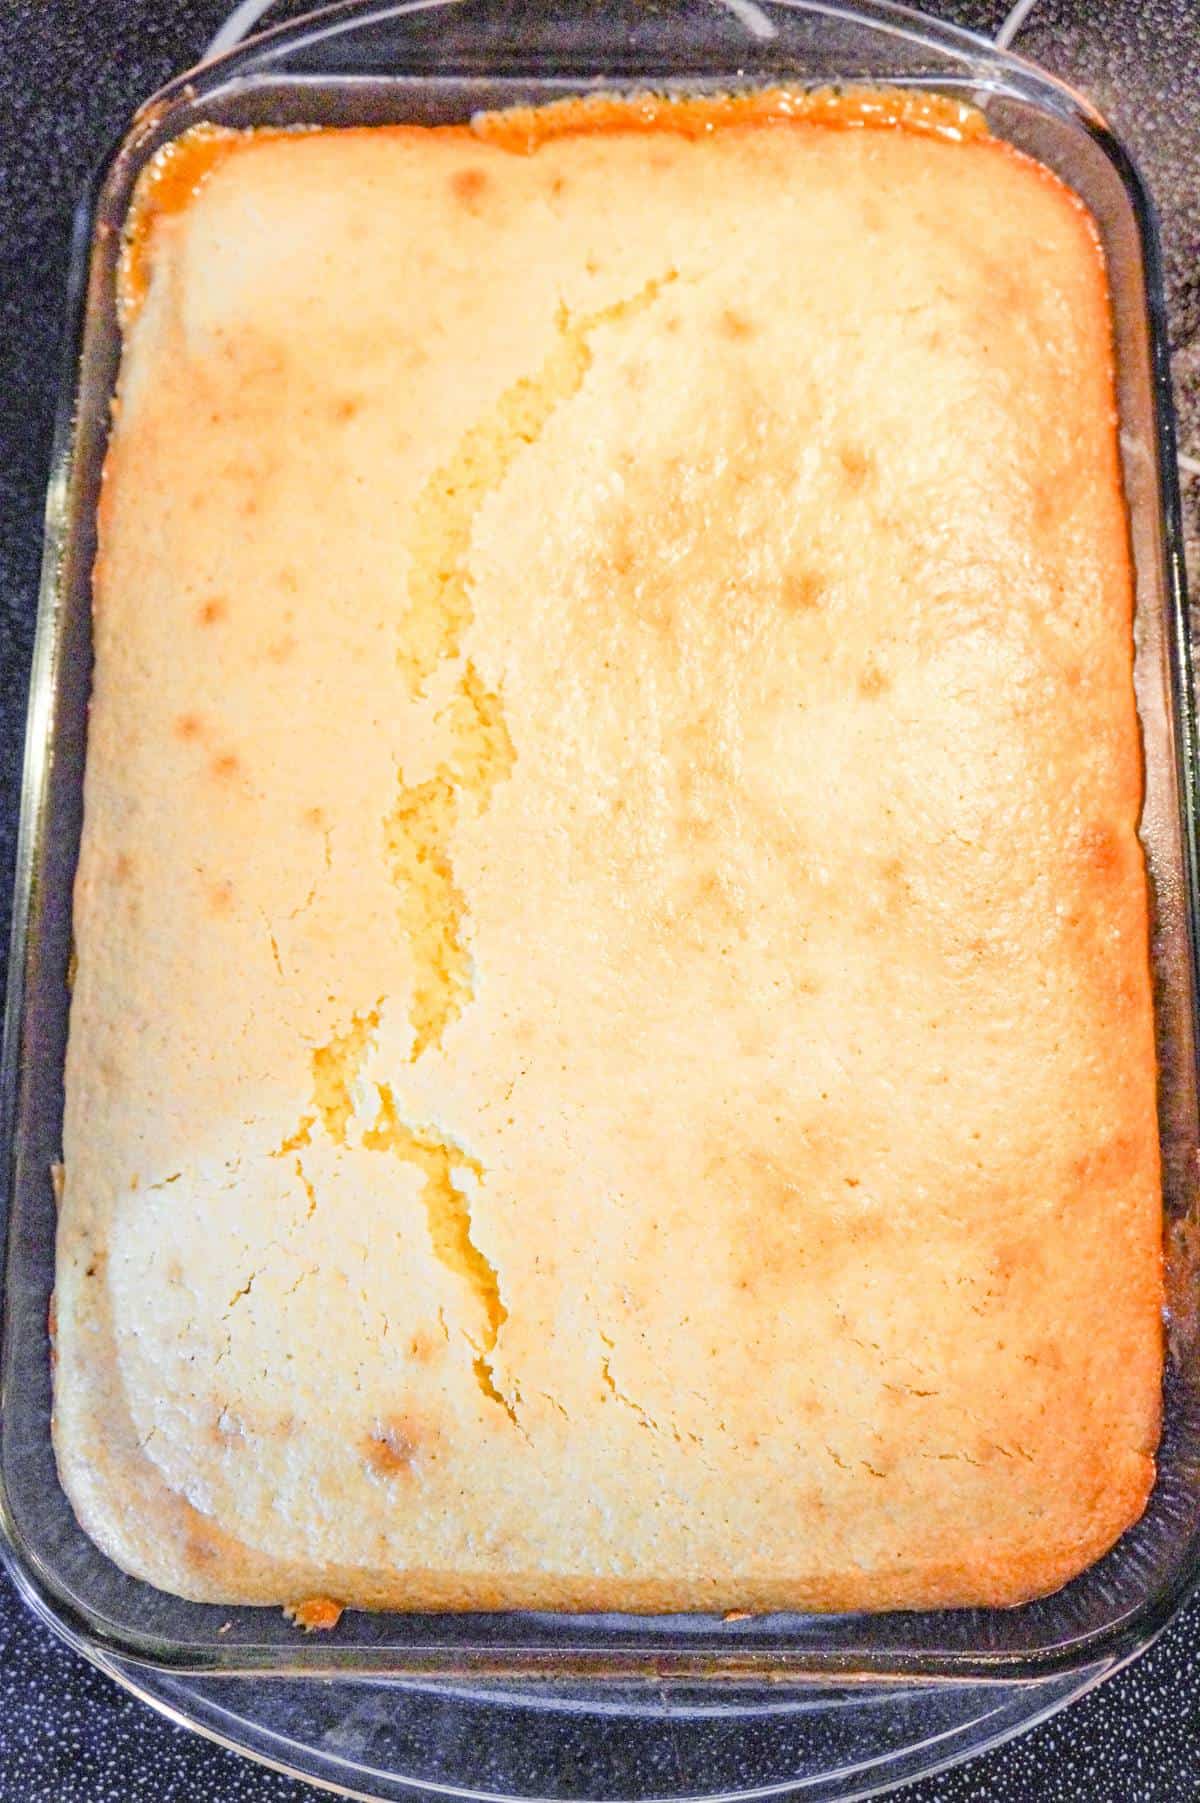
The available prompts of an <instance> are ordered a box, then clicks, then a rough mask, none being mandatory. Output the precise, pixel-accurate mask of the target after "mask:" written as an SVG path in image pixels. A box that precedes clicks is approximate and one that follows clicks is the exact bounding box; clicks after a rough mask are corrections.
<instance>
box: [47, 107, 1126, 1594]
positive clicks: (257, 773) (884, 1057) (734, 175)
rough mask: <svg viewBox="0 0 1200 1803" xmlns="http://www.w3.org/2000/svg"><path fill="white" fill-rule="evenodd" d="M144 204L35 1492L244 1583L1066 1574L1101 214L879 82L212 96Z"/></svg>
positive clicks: (1094, 870)
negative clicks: (437, 524)
mask: <svg viewBox="0 0 1200 1803" xmlns="http://www.w3.org/2000/svg"><path fill="white" fill-rule="evenodd" d="M701 197H702V199H701ZM1033 246H1036V255H1035V252H1034V250H1033V249H1032V248H1031V247H1033ZM146 249H147V261H148V269H149V284H148V288H147V291H146V295H145V299H144V302H143V304H142V306H141V308H140V311H139V312H138V313H137V317H136V319H134V320H133V322H132V324H131V326H130V330H129V336H128V343H127V352H126V358H125V364H124V368H123V372H122V380H121V396H120V399H121V407H120V411H119V414H118V417H117V420H116V424H115V429H114V434H113V440H112V447H111V451H110V457H109V462H108V466H107V471H106V479H105V488H104V495H103V500H102V507H101V520H100V556H99V560H98V566H97V578H96V648H97V666H96V690H95V698H94V706H93V714H92V727H91V734H90V743H89V764H88V774H87V783H86V797H85V802H86V824H85V834H84V843H83V847H82V850H81V858H80V869H79V875H78V880H77V911H76V920H77V933H78V940H79V949H80V962H79V971H78V977H77V983H76V989H75V993H74V997H73V1008H72V1029H71V1042H70V1050H69V1055H68V1081H67V1098H68V1099H67V1118H66V1123H65V1163H66V1183H65V1194H64V1199H63V1208H62V1216H61V1229H60V1246H59V1279H58V1298H57V1317H58V1355H59V1360H58V1370H57V1378H56V1420H55V1435H56V1446H57V1449H58V1455H59V1460H60V1468H61V1470H62V1474H63V1479H64V1483H65V1484H66V1486H67V1488H68V1491H69V1493H70V1495H71V1497H72V1500H73V1501H74V1503H75V1506H76V1508H77V1510H78V1511H79V1514H80V1517H81V1519H82V1520H83V1522H84V1524H85V1526H86V1527H87V1528H88V1529H89V1531H90V1532H92V1533H93V1535H94V1536H95V1537H96V1538H97V1540H98V1541H99V1542H100V1544H101V1545H102V1546H104V1547H105V1549H106V1550H107V1551H108V1552H109V1553H111V1555H112V1556H113V1557H115V1558H116V1559H117V1560H118V1561H119V1562H120V1563H121V1564H122V1565H123V1566H124V1567H125V1568H126V1569H130V1570H132V1571H134V1572H136V1573H138V1574H139V1575H142V1576H145V1577H148V1578H149V1579H151V1580H152V1581H154V1582H157V1583H159V1584H161V1585H163V1586H165V1587H167V1588H170V1589H172V1590H176V1591H179V1592H182V1593H183V1594H187V1595H191V1596H199V1597H207V1598H213V1599H220V1600H229V1601H236V1600H246V1601H258V1602H297V1601H302V1600H304V1599H311V1598H313V1597H319V1596H332V1597H335V1598H337V1599H339V1600H344V1601H347V1602H351V1603H356V1604H362V1605H371V1606H399V1607H425V1606H428V1607H487V1606H501V1605H511V1606H544V1607H575V1608H579V1607H628V1608H642V1609H652V1608H684V1607H711V1608H725V1607H734V1608H752V1609H761V1608H769V1607H783V1606H801V1607H823V1608H837V1607H856V1608H858V1607H887V1606H904V1605H913V1606H921V1605H929V1604H934V1603H947V1604H954V1603H967V1602H1000V1603H1005V1602H1013V1601H1017V1600H1019V1599H1020V1598H1022V1597H1025V1596H1028V1595H1032V1594H1035V1593H1038V1592H1040V1591H1045V1590H1048V1589H1052V1588H1053V1587H1055V1585H1057V1584H1058V1583H1061V1582H1062V1581H1064V1580H1065V1579H1066V1578H1067V1577H1069V1576H1070V1575H1071V1574H1072V1573H1073V1572H1075V1571H1077V1570H1078V1569H1080V1568H1081V1567H1082V1566H1083V1565H1085V1564H1087V1563H1088V1562H1089V1561H1090V1560H1091V1559H1092V1558H1094V1557H1095V1556H1096V1555H1097V1554H1099V1553H1100V1552H1101V1551H1103V1550H1104V1549H1105V1548H1106V1547H1107V1546H1108V1545H1109V1544H1111V1542H1112V1541H1113V1539H1114V1538H1115V1537H1116V1536H1117V1535H1118V1534H1119V1533H1120V1531H1121V1530H1122V1528H1123V1527H1125V1526H1126V1525H1127V1524H1128V1522H1129V1521H1131V1520H1132V1519H1134V1518H1135V1517H1136V1515H1137V1514H1138V1512H1139V1511H1140V1509H1141V1507H1142V1505H1143V1502H1144V1499H1145V1496H1146V1494H1147V1492H1148V1489H1149V1486H1150V1483H1151V1481H1152V1476H1153V1448H1154V1444H1155V1441H1156V1437H1157V1426H1158V1381H1159V1361H1160V1350H1159V1330H1158V1309H1159V1304H1160V1278H1159V1255H1158V1235H1159V1199H1158V1175H1157V1141H1156V1131H1155V1121H1154V1060H1153V1045H1152V1033H1151V1011H1150V993H1149V974H1148V967H1147V919H1146V896H1145V881H1144V874H1143V870H1142V864H1141V856H1140V851H1139V848H1138V845H1137V840H1136V835H1135V830H1134V829H1135V824H1136V820H1137V814H1138V809H1139V806H1140V764H1139V750H1138V741H1137V731H1136V720H1135V715H1134V709H1133V700H1132V688H1131V678H1130V664H1131V648H1130V612H1131V593H1130V580H1129V570H1128V556H1127V548H1126V544H1125V535H1124V521H1123V515H1122V510H1121V505H1120V497H1119V485H1118V470H1117V460H1116V446H1115V427H1114V417H1113V401H1112V388H1111V375H1110V372H1109V368H1108V358H1107V346H1108V330H1109V328H1108V320H1107V310H1106V301H1105V294H1104V286H1103V279H1102V271H1101V267H1100V263H1099V259H1098V255H1097V252H1096V248H1095V244H1094V240H1093V237H1092V233H1091V229H1090V225H1089V222H1088V221H1087V219H1086V217H1085V215H1083V213H1082V212H1081V211H1080V209H1079V208H1078V206H1077V205H1076V203H1075V202H1074V201H1073V200H1072V199H1071V198H1070V197H1069V196H1068V195H1067V194H1066V193H1065V191H1064V190H1062V189H1061V188H1060V187H1058V186H1057V184H1055V183H1054V182H1053V181H1052V180H1051V179H1050V178H1049V177H1048V176H1046V175H1045V174H1044V173H1043V172H1040V171H1038V170H1037V169H1036V168H1035V167H1034V166H1033V165H1030V164H1028V163H1026V162H1023V161H1022V160H1021V159H1018V158H1016V157H1014V156H1012V155H1011V154H1009V153H1007V152H1005V151H1003V150H1002V149H1001V148H999V147H997V146H994V145H990V144H987V143H975V144H971V145H969V146H956V145H951V144H947V143H941V142H937V141H934V140H930V139H921V138H917V137H915V136H913V135H911V134H909V133H905V132H894V133H888V134H883V133H875V132H862V133H857V134H851V133H835V132H829V131H825V130H822V129H817V128H814V127H803V126H788V127H779V126H776V127H772V128H770V129H762V130H758V129H744V130H743V129H730V130H727V131H721V132H716V133H713V134H712V135H711V137H709V138H707V139H701V140H698V141H695V142H689V141H687V140H686V139H684V138H683V137H682V136H681V135H679V134H675V135H671V134H663V135H662V136H661V137H659V136H655V135H653V134H650V135H645V136H640V137H637V138H634V137H626V136H622V135H621V134H619V133H618V134H616V135H612V136H609V137H606V138H588V139H583V138H572V137H563V138H559V139H556V140H554V141H553V142H550V143H547V144H545V145H544V146H543V147H542V148H541V149H540V150H538V151H537V152H536V154H534V155H532V156H529V157H516V156H512V155H511V154H509V153H507V152H506V151H504V150H502V149H498V148H496V147H495V146H492V145H489V144H486V143H482V142H477V141H472V139H471V138H470V137H469V136H468V135H467V134H465V133H461V132H458V133H447V134H444V135H443V134H441V133H436V132H432V133H421V132H418V131H412V132H408V133H391V132H381V133H378V134H374V133H370V132H362V133H348V134H335V133H328V134H315V135H312V136H309V137H306V138H301V139H295V140H291V141H281V140H274V141H271V140H262V141H254V140H249V141H247V140H242V141H239V144H238V146H237V148H236V149H234V150H231V151H229V152H228V153H227V154H226V155H224V157H223V159H222V160H221V161H220V162H219V163H218V164H216V165H215V166H214V167H213V168H212V170H211V172H210V174H209V175H208V177H207V179H206V181H205V183H204V186H203V188H202V190H201V191H200V193H199V194H198V195H196V196H195V197H194V199H192V200H191V201H190V203H189V204H188V205H187V206H185V207H183V208H182V209H180V210H179V211H178V212H177V213H175V214H173V215H171V216H170V217H164V218H163V219H162V221H161V223H160V224H159V226H158V227H157V228H156V229H155V231H154V233H153V237H152V239H151V241H150V242H149V243H148V245H147V247H146ZM667 272H676V273H677V280H675V281H673V282H672V283H670V284H669V285H668V286H666V287H663V288H662V289H660V290H658V291H656V292H655V293H654V295H653V298H652V299H651V301H650V302H649V304H647V305H645V306H643V307H641V308H640V309H637V310H634V311H633V312H626V313H621V314H620V315H619V316H617V315H615V314H614V316H612V317H606V318H605V319H604V321H603V323H598V324H596V325H595V326H594V327H593V328H591V329H590V330H589V334H588V337H587V350H588V353H589V356H590V362H589V363H588V364H587V367H586V368H585V369H584V370H583V371H582V375H581V377H580V379H579V381H578V383H577V384H576V383H575V379H574V373H572V374H571V379H570V381H568V382H567V383H566V384H565V386H564V392H563V393H562V394H561V396H560V397H557V398H556V401H555V404H554V405H553V406H552V407H549V408H544V407H543V406H542V405H541V404H540V403H539V404H538V405H537V407H536V415H537V431H536V433H533V434H531V441H530V442H528V443H526V444H524V445H523V446H522V447H521V448H520V449H519V450H518V451H517V452H516V454H515V455H514V456H512V457H511V458H506V459H505V460H504V461H503V468H502V469H501V471H500V474H499V477H498V480H497V481H496V482H495V483H494V484H487V483H485V484H484V485H482V488H481V490H480V492H479V493H478V495H473V496H472V508H471V518H470V529H469V533H468V536H467V539H466V542H465V544H464V543H463V541H462V539H461V536H460V535H458V534H457V533H456V534H455V535H454V536H453V538H451V537H450V535H447V537H446V538H443V539H442V540H441V541H440V543H441V544H442V547H443V554H442V558H441V559H440V560H441V561H444V560H445V555H444V554H445V548H446V546H447V545H449V548H450V552H451V559H450V569H451V572H452V575H453V576H454V580H455V581H456V582H457V580H458V575H459V574H462V572H464V571H465V575H464V576H463V583H464V587H463V593H465V595H466V599H467V605H466V606H465V607H455V608H451V609H450V610H449V611H451V612H452V613H453V614H454V618H453V620H452V622H451V630H450V631H449V633H443V634H441V635H440V636H439V635H438V634H437V633H435V634H434V636H433V638H432V639H431V641H430V642H431V643H432V644H433V646H434V648H435V650H437V651H438V655H437V656H436V657H429V656H426V655H425V654H424V653H422V656H421V659H420V665H419V680H418V681H415V682H414V681H412V680H411V679H410V678H411V673H410V672H407V671H406V670H405V668H404V667H403V665H402V664H401V663H398V661H397V656H398V653H399V652H402V651H403V646H404V640H405V634H406V632H408V631H410V628H411V622H412V608H413V600H414V594H413V590H414V586H415V587H416V589H417V594H418V597H419V595H420V584H419V581H418V582H417V583H416V584H415V585H414V582H413V575H414V570H415V568H417V566H418V564H419V561H420V556H421V547H422V546H423V545H428V543H429V542H430V541H429V536H428V534H426V533H424V532H422V531H418V530H417V529H416V523H417V520H418V500H419V497H420V496H421V495H422V494H423V493H425V492H427V485H429V484H430V483H431V482H434V481H435V480H436V478H437V472H439V471H445V470H446V469H448V468H450V467H451V466H452V464H453V460H454V458H455V456H456V454H457V452H458V450H459V448H460V447H461V446H463V445H464V443H467V442H468V441H469V439H470V436H471V434H472V433H473V432H478V431H479V430H480V429H481V428H484V429H485V430H486V429H489V428H488V422H494V421H495V420H496V418H497V413H498V410H499V409H501V407H502V404H503V398H504V396H505V395H506V394H512V393H513V392H514V391H515V392H520V393H525V392H526V390H524V389H522V388H521V386H520V385H521V384H523V383H531V382H533V383H536V381H537V380H538V379H539V372H542V373H543V375H544V372H545V371H546V369H547V367H548V366H549V367H552V368H556V367H558V366H557V365H556V364H555V363H554V359H555V358H556V357H559V358H561V357H562V346H563V343H564V325H563V322H564V319H565V320H566V321H567V322H568V326H570V324H571V323H572V322H573V323H575V324H577V323H578V322H580V321H584V320H588V321H593V320H596V319H597V318H598V316H600V315H605V314H606V313H607V311H608V310H610V309H620V308H623V307H626V306H627V304H628V302H629V299H630V297H631V296H638V295H641V294H644V293H646V292H648V285H649V284H653V283H655V282H661V281H662V279H663V277H664V274H666V273H667ZM884 274H886V281H884V279H883V276H884ZM564 309H565V313H564ZM449 363H452V364H453V366H454V368H455V371H456V376H455V380H454V382H452V383H450V382H447V381H446V380H445V370H446V367H447V366H448V364H449ZM575 367H576V366H575V364H574V363H572V364H571V365H570V369H571V371H572V372H574V371H575ZM476 501H477V503H478V504H477V505H475V502H476ZM438 542H439V541H438V539H437V534H436V529H435V532H434V543H435V546H436V544H437V543H438ZM456 592H457V591H456ZM443 593H444V591H443V589H441V588H440V587H439V589H438V590H437V592H436V595H435V596H434V597H433V602H432V605H433V607H434V611H435V612H436V611H437V609H438V608H439V607H440V605H441V598H442V596H443ZM435 624H436V622H435ZM419 642H420V643H422V644H424V642H425V641H424V638H423V636H422V637H421V638H420V641H419ZM443 648H444V653H443ZM418 691H419V692H418ZM483 697H488V698H490V699H489V700H487V701H486V702H484V701H483V700H482V699H481V698H483ZM414 795H422V796H425V797H427V798H429V799H428V802H427V804H426V803H422V804H420V805H418V807H417V809H416V816H415V825H414V816H413V814H412V812H411V810H410V811H409V812H408V813H407V814H406V813H405V811H404V810H405V804H406V800H408V801H411V798H412V797H413V796H414ZM435 803H436V806H435ZM398 809H399V811H400V814H401V816H402V822H401V823H400V824H401V830H400V843H401V844H402V845H403V847H404V849H403V851H402V852H401V851H398V850H393V849H392V848H391V847H392V843H393V840H394V838H395V833H396V827H397V810H398ZM435 812H436V813H437V814H438V816H439V817H438V819H437V820H436V822H435V821H434V820H433V819H432V816H433V815H434V813H435ZM423 816H429V817H430V818H428V819H424V820H423ZM410 828H411V830H410ZM423 833H424V835H425V836H424V837H422V834H423ZM422 848H423V849H424V850H425V852H426V854H427V856H426V860H425V862H426V863H427V864H428V865H429V867H430V869H432V871H433V873H434V877H435V881H434V882H433V883H432V884H431V885H427V884H425V883H424V882H423V880H422V879H421V877H420V876H419V875H418V873H417V870H416V866H418V865H421V864H422V859H421V857H420V852H421V849H422ZM443 865H444V867H445V871H446V872H448V876H447V877H446V879H445V883H443V878H442V876H441V874H440V872H441V868H442V866H443ZM446 884H452V886H453V890H454V893H455V895H456V896H458V897H461V904H459V903H454V904H453V907H452V906H451V904H450V901H449V898H448V895H447V890H446ZM454 908H458V909H459V916H458V924H457V925H454V929H453V938H454V941H455V942H456V943H457V944H458V945H459V946H461V948H462V950H463V952H464V954H465V955H466V959H467V960H469V963H468V962H464V965H463V970H464V978H465V979H469V980H464V982H463V983H462V984H461V985H456V986H455V989H454V995H455V1004H454V1006H452V1007H449V1008H444V1009H443V1008H441V1007H440V1006H439V1004H438V1003H437V1001H436V994H437V985H436V983H435V984H434V985H433V986H432V988H431V989H430V994H431V997H433V998H434V999H433V1000H432V1001H431V1002H430V1004H429V1008H427V1009H426V1010H425V1012H423V1011H422V1004H420V1003H419V1001H418V999H417V998H418V996H419V994H420V992H421V986H422V984H423V983H425V984H426V985H427V987H428V986H429V984H430V974H429V973H430V970H431V968H433V967H434V966H435V965H436V964H437V957H435V955H434V953H433V952H432V951H431V950H430V947H431V946H435V947H436V945H437V944H440V943H443V941H440V940H439V939H438V934H439V933H443V930H444V928H445V924H446V919H447V916H448V914H452V913H453V909H454ZM431 935H432V937H431ZM444 942H445V943H449V940H445V941H444ZM468 991H469V999H467V996H468ZM460 999H461V1001H462V1005H461V1006H459V1000H460ZM439 1021H440V1024H438V1023H439ZM423 1022H426V1023H427V1024H428V1027H429V1030H427V1031H423V1025H422V1023H423ZM501 1311H503V1312H501ZM480 1359H484V1360H486V1364H485V1368H484V1372H483V1374H481V1372H480V1370H479V1369H478V1368H477V1360H480ZM483 1377H486V1382H484V1381H483ZM489 1385H490V1386H491V1389H492V1391H494V1394H491V1393H489V1389H488V1386H489ZM514 1416H515V1417H516V1419H514Z"/></svg>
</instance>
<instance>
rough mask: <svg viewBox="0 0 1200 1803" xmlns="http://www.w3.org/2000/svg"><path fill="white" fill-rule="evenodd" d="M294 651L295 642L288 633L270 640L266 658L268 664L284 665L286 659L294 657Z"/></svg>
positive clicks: (295, 647)
mask: <svg viewBox="0 0 1200 1803" xmlns="http://www.w3.org/2000/svg"><path fill="white" fill-rule="evenodd" d="M296 649H297V640H296V639H295V637H294V636H293V635H292V634H291V633H290V632H285V633H283V634H281V636H280V637H279V638H276V639H271V640H270V641H269V642H268V644H267V647H266V657H267V660H268V661H269V662H270V663H273V664H286V663H287V661H288V659H289V658H291V657H293V656H294V655H295V652H296Z"/></svg>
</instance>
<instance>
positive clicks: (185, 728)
mask: <svg viewBox="0 0 1200 1803" xmlns="http://www.w3.org/2000/svg"><path fill="white" fill-rule="evenodd" d="M173 730H174V733H175V737H176V738H177V739H183V740H184V741H185V743H186V742H187V741H189V740H192V739H199V738H201V737H202V736H203V733H204V722H203V721H202V720H201V718H200V716H199V715H198V714H180V715H179V716H178V717H177V718H176V720H175V724H174V729H173Z"/></svg>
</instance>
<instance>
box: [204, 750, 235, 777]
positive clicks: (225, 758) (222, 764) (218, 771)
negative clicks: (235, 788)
mask: <svg viewBox="0 0 1200 1803" xmlns="http://www.w3.org/2000/svg"><path fill="white" fill-rule="evenodd" d="M208 768H209V772H210V774H211V775H212V776H215V777H216V779H217V781H218V782H221V783H229V782H233V781H234V779H235V778H236V777H238V776H240V775H241V770H242V760H241V759H240V758H239V757H238V755H237V752H236V751H221V752H218V754H217V756H216V757H215V758H213V759H212V761H211V762H210V764H209V766H208Z"/></svg>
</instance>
